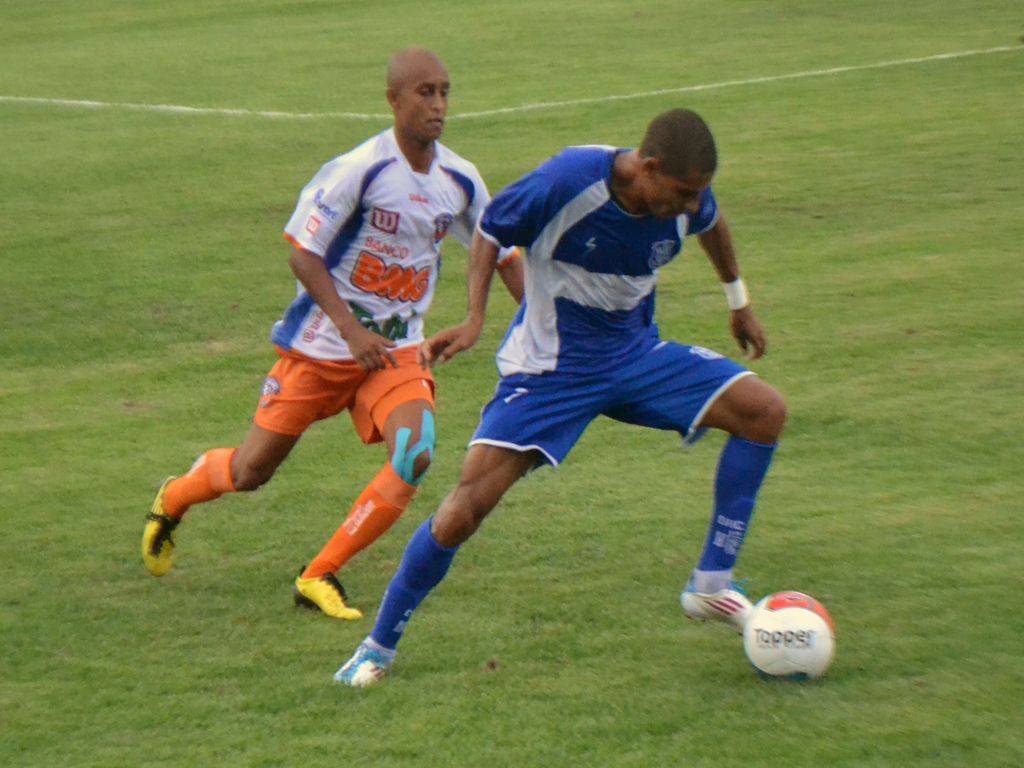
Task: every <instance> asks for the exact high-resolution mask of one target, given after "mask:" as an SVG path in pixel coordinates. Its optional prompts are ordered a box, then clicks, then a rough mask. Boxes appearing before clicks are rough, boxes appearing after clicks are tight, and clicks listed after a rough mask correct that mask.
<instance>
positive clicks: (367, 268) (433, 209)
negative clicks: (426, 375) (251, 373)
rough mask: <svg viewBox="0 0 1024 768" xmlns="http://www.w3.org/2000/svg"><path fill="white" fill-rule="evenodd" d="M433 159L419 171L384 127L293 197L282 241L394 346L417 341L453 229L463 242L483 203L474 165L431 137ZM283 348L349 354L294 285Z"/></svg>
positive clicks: (276, 336)
mask: <svg viewBox="0 0 1024 768" xmlns="http://www.w3.org/2000/svg"><path fill="white" fill-rule="evenodd" d="M434 147H435V159H434V162H433V164H432V165H431V167H430V170H429V171H428V172H427V173H419V172H416V171H414V170H413V168H412V166H410V165H409V162H408V161H407V160H406V158H405V156H404V155H403V154H402V151H401V149H400V148H399V146H398V142H397V140H396V139H395V135H394V129H392V128H389V129H388V130H386V131H383V132H381V133H379V134H377V135H376V136H374V137H372V138H370V139H368V140H367V141H365V142H363V143H362V144H360V145H359V146H358V147H356V148H355V149H353V150H351V151H349V152H346V153H345V154H343V155H340V156H338V157H336V158H334V159H333V160H331V161H329V162H328V163H326V164H325V165H324V166H323V167H322V168H320V170H319V171H318V172H317V174H316V175H315V176H314V177H313V179H312V180H311V181H310V182H309V183H308V184H307V185H306V186H305V188H304V189H303V190H302V192H301V193H300V195H299V200H298V203H297V205H296V206H295V212H294V213H293V214H292V216H291V219H290V220H289V221H288V224H287V225H286V226H285V230H284V234H285V237H286V238H287V239H288V240H289V241H290V242H291V243H292V244H293V245H295V246H297V247H300V248H302V249H304V250H307V251H309V252H311V253H314V254H316V255H317V256H319V257H321V258H322V259H323V260H324V263H325V266H326V267H327V270H328V272H329V273H330V275H331V278H332V279H333V281H334V287H335V289H336V290H337V291H338V295H339V296H340V297H341V298H342V300H344V301H345V302H347V303H348V305H349V307H350V308H351V309H352V312H353V313H354V314H355V315H356V316H357V317H358V318H359V320H360V321H361V322H362V323H363V324H364V325H365V326H366V327H367V328H369V329H370V330H373V331H375V332H377V333H380V334H381V335H383V336H386V337H387V338H389V339H393V340H394V341H395V342H396V343H397V346H399V347H403V346H409V345H412V344H418V343H419V342H420V341H422V340H423V315H424V314H425V313H426V311H427V309H428V307H429V306H430V303H431V300H432V299H433V296H434V288H435V286H436V284H437V278H438V274H439V271H440V266H441V242H442V240H443V239H444V237H445V235H446V234H448V232H449V231H450V232H451V233H452V234H453V235H454V236H455V237H456V238H457V239H458V240H460V241H462V243H463V245H465V246H467V247H468V246H469V240H470V234H471V233H472V231H473V228H474V227H475V225H476V222H477V219H478V218H479V217H480V215H481V213H482V212H483V210H484V207H485V206H486V205H487V203H488V202H489V200H490V195H489V194H488V192H487V187H486V186H485V185H484V182H483V179H482V178H481V177H480V174H479V172H478V171H477V169H476V167H475V166H474V165H473V164H472V163H471V162H469V161H468V160H465V159H464V158H462V157H460V156H459V155H457V154H456V153H455V152H453V151H451V150H450V149H448V148H447V147H445V146H444V145H443V144H441V143H439V142H435V145H434ZM271 338H272V340H273V342H274V343H275V344H277V345H278V346H280V347H282V348H283V349H285V350H294V351H297V352H300V353H302V354H304V355H307V356H309V357H313V358H317V359H320V360H348V359H351V358H352V354H351V352H350V350H349V348H348V345H347V344H346V343H345V340H344V339H343V338H342V336H341V334H340V333H338V330H337V328H335V327H334V324H333V323H332V322H331V320H330V318H328V317H327V316H326V314H325V313H324V312H323V310H322V309H320V307H319V306H318V305H317V304H316V302H314V301H313V298H312V297H311V296H310V295H309V294H308V293H307V292H306V290H305V288H304V287H303V286H302V284H301V283H299V284H298V286H297V296H296V298H295V300H294V301H293V302H292V303H291V305H290V306H289V307H288V309H287V310H286V311H285V314H284V317H283V318H282V319H281V320H280V321H278V322H277V323H276V324H275V325H274V329H273V332H272V334H271Z"/></svg>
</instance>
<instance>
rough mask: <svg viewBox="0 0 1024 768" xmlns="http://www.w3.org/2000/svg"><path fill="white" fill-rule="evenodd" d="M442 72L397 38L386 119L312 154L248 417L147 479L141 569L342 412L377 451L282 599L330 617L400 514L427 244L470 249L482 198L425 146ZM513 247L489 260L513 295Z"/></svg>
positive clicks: (424, 448) (464, 169)
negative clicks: (272, 360) (151, 493)
mask: <svg viewBox="0 0 1024 768" xmlns="http://www.w3.org/2000/svg"><path fill="white" fill-rule="evenodd" d="M448 89H449V81H448V72H447V70H446V69H445V66H444V64H443V63H442V62H441V60H440V59H439V58H438V57H437V56H436V55H435V54H434V53H432V52H431V51H428V50H425V49H420V48H408V49H403V50H401V51H399V52H397V53H396V54H395V55H394V56H392V58H391V60H390V61H389V63H388V82H387V98H388V102H389V103H390V105H391V108H392V111H393V112H394V116H395V120H394V127H392V128H389V129H388V130H386V131H384V132H382V133H380V134H378V135H376V136H374V137H372V138H370V139H369V140H367V141H365V142H364V143H362V144H360V145H359V146H358V147H356V148H355V149H353V150H351V151H350V152H347V153H345V154H343V155H341V156H339V157H336V158H335V159H333V160H331V161H330V162H328V163H327V164H325V165H324V166H323V167H322V168H321V169H320V170H319V171H318V172H317V174H316V175H315V176H314V177H313V179H312V180H311V181H310V182H309V183H308V184H307V185H306V187H305V188H304V189H303V190H302V192H301V194H300V195H299V201H298V204H297V205H296V208H295V212H294V213H293V214H292V217H291V219H290V220H289V221H288V224H287V225H286V226H285V230H284V235H285V238H286V239H287V240H288V241H289V242H290V243H291V244H292V252H291V256H290V264H291V268H292V271H293V272H294V273H295V276H296V278H298V295H297V296H296V298H295V300H294V301H293V302H292V303H291V305H290V306H289V307H288V309H287V310H286V311H285V314H284V317H283V318H282V319H281V320H280V321H278V322H277V323H276V324H275V325H274V329H273V332H272V334H271V338H272V340H273V342H274V345H275V348H276V350H277V354H278V356H279V359H278V361H277V363H276V364H275V365H274V367H273V368H272V369H271V371H270V373H269V374H268V376H267V377H266V379H265V381H264V383H263V389H262V392H261V395H260V400H259V404H258V406H257V408H256V413H255V416H254V418H253V422H254V425H253V427H252V429H251V430H250V432H249V434H248V435H247V436H246V438H245V440H244V441H243V442H242V444H241V445H240V446H238V447H237V448H215V449H213V450H210V451H207V452H206V453H204V454H203V455H202V456H200V457H199V459H197V460H196V462H195V464H194V465H193V466H192V468H191V470H189V472H188V473H187V474H185V475H182V476H181V477H170V478H168V479H167V480H165V481H164V483H163V485H161V487H160V489H159V491H158V493H157V496H156V499H155V500H154V502H153V507H152V510H151V512H150V514H149V515H148V517H147V521H146V527H145V530H144V533H143V539H142V558H143V561H144V563H145V565H146V567H147V569H148V570H149V571H150V573H152V574H153V575H155V576H162V575H163V574H164V573H166V572H167V571H168V570H169V569H170V567H171V565H172V563H173V555H174V540H173V532H174V530H175V528H176V527H177V525H178V524H179V523H180V522H181V519H182V516H183V515H184V514H185V512H186V511H187V510H188V509H189V507H191V506H192V505H193V504H197V503H200V502H205V501H210V500H212V499H215V498H218V497H219V496H221V495H223V494H224V493H228V492H235V491H249V490H254V489H256V488H258V487H260V486H261V485H263V484H264V483H266V482H267V481H268V480H269V479H270V478H271V476H272V475H273V474H274V471H275V470H276V469H277V468H278V466H280V464H281V462H282V461H284V459H285V458H286V457H287V456H288V453H289V452H290V451H291V449H292V448H293V447H294V446H295V444H296V443H297V442H298V440H299V438H300V437H301V435H302V434H303V432H305V430H306V429H307V428H308V427H309V426H310V425H311V424H312V423H313V422H315V421H318V420H320V419H325V418H328V417H330V416H334V415H336V414H338V413H340V412H341V411H343V410H348V411H349V413H350V415H351V418H352V421H353V424H354V425H355V428H356V432H357V433H358V435H359V437H360V438H361V439H362V440H363V442H364V443H374V442H380V441H382V440H383V441H384V442H385V443H386V444H387V449H388V454H389V459H388V461H387V462H386V463H385V465H384V467H383V468H382V469H381V470H380V472H379V473H378V474H377V476H376V477H374V478H373V480H371V481H370V483H369V485H367V486H366V488H365V489H364V490H363V492H362V493H361V494H360V495H359V497H358V498H357V499H356V501H355V503H354V504H353V506H352V508H351V511H350V512H349V514H348V517H347V518H346V519H345V521H344V522H343V523H342V524H341V526H340V527H339V528H338V530H337V531H336V532H335V534H334V535H333V536H332V537H331V539H330V540H329V541H328V542H327V544H326V545H325V546H324V547H323V549H322V550H321V551H320V553H319V554H318V555H317V556H316V557H315V558H314V559H313V560H312V561H311V562H310V564H309V566H307V567H306V568H305V569H304V570H303V571H302V572H301V573H300V574H299V577H298V578H297V579H296V581H295V586H294V590H295V600H296V602H297V603H299V604H300V605H305V606H308V607H317V608H319V609H320V610H322V611H323V612H324V613H326V614H328V615H330V616H333V617H335V618H341V619H357V618H360V617H361V616H362V613H361V612H360V611H358V610H357V609H355V608H353V607H351V606H350V605H348V604H347V599H348V598H347V596H346V594H345V591H344V589H343V587H342V586H341V584H340V583H339V581H338V580H337V577H336V573H337V571H338V570H339V569H340V568H341V567H342V566H343V565H344V564H345V563H346V562H347V561H348V560H349V559H350V558H351V557H352V556H353V555H355V554H356V553H357V552H359V551H360V550H362V549H363V548H365V547H366V546H368V545H369V544H371V543H372V542H373V541H375V540H376V539H377V538H378V537H379V536H381V535H382V534H383V533H384V532H385V531H387V530H388V528H390V527H391V525H392V524H393V523H394V522H395V521H396V520H397V519H398V517H399V516H400V515H401V514H402V512H403V510H404V509H405V508H406V506H408V504H409V501H410V500H411V499H412V497H413V494H415V492H416V489H417V486H418V484H419V483H420V481H421V480H422V479H423V476H424V474H425V473H426V471H427V468H428V467H429V465H430V460H431V457H432V454H433V451H434V382H433V379H432V377H431V375H430V372H429V370H428V369H427V368H425V367H423V366H421V365H420V364H419V362H418V361H417V348H418V346H419V344H420V343H421V342H422V341H423V316H424V314H425V313H426V312H427V309H428V308H429V306H430V302H431V300H432V298H433V295H434V288H435V286H436V284H437V278H438V267H439V265H440V252H441V242H442V240H443V239H444V237H445V235H446V234H448V233H449V232H451V233H452V234H454V235H455V236H456V237H457V238H458V239H459V240H460V241H461V242H463V243H464V244H466V245H467V246H468V244H469V240H470V237H471V234H472V232H473V229H474V227H475V225H476V221H477V219H478V218H479V216H480V214H481V213H482V212H483V210H484V208H485V207H486V205H487V203H488V202H489V200H490V197H489V194H488V191H487V187H486V186H485V185H484V182H483V180H482V179H481V177H480V174H479V173H478V171H477V169H476V167H475V166H474V165H473V164H472V163H470V162H469V161H467V160H465V159H463V158H461V157H459V156H458V155H457V154H455V153H454V152H452V151H451V150H450V149H448V148H447V147H445V146H444V145H442V144H441V143H439V142H438V138H439V137H440V135H441V132H442V130H443V128H444V120H445V116H446V113H447V109H448ZM516 256H517V252H516V251H515V250H514V249H506V250H504V251H502V252H501V253H500V254H499V256H498V262H497V266H498V269H499V272H500V274H501V275H502V277H503V278H504V280H505V284H506V286H507V287H508V289H509V291H510V292H511V294H512V295H513V297H514V298H515V299H516V300H517V301H518V300H519V299H520V298H521V297H522V292H523V281H522V267H521V264H520V263H519V261H518V259H517V258H516Z"/></svg>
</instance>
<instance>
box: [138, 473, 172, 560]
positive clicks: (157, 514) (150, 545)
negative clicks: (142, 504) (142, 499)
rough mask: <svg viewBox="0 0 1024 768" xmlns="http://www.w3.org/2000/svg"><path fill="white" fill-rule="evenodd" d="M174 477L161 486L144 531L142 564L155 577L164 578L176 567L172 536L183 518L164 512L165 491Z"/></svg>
mask: <svg viewBox="0 0 1024 768" xmlns="http://www.w3.org/2000/svg"><path fill="white" fill-rule="evenodd" d="M173 479H174V477H168V478H167V479H166V480H164V481H163V483H161V484H160V489H159V490H158V491H157V492H156V498H155V499H153V508H152V509H151V510H150V512H149V514H148V515H146V527H145V528H144V529H143V530H142V562H143V563H145V564H146V570H148V571H149V572H150V573H151V574H153V575H154V576H163V575H164V574H165V573H167V572H168V571H169V570H171V566H172V565H174V538H173V536H172V534H173V533H174V529H175V528H177V527H178V523H180V522H181V518H174V517H169V516H168V515H167V513H166V512H164V490H165V489H166V488H167V484H168V483H170V482H171V480H173Z"/></svg>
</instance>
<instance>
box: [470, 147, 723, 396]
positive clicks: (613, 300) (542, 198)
mask: <svg viewBox="0 0 1024 768" xmlns="http://www.w3.org/2000/svg"><path fill="white" fill-rule="evenodd" d="M625 151H628V150H624V149H616V148H615V147H604V146H585V147H569V148H567V149H565V150H563V151H562V152H561V153H560V154H558V155H555V156H554V157H553V158H551V159H550V160H548V161H547V162H546V163H544V164H543V165H541V166H539V167H538V168H536V169H535V170H533V171H531V172H530V173H528V174H527V175H526V176H524V177H522V178H521V179H519V180H518V181H516V182H515V183H513V184H512V185H511V186H509V187H507V188H506V189H504V190H502V191H501V192H500V193H499V194H498V195H496V196H495V197H494V199H493V200H492V201H491V202H490V204H489V205H488V206H487V209H486V210H485V211H484V214H483V216H482V217H481V219H480V223H479V224H478V229H479V231H480V233H481V235H482V236H483V237H485V238H487V239H488V240H490V241H491V242H492V243H495V244H497V245H499V246H502V247H511V246H525V247H526V248H527V257H526V270H525V273H526V285H525V296H524V301H523V303H522V304H521V305H520V308H519V311H518V313H517V314H516V316H515V319H514V320H513V321H512V324H511V326H510V327H509V329H508V332H507V333H506V335H505V339H504V341H503V342H502V345H501V347H500V348H499V349H498V355H497V359H498V370H499V372H500V373H501V375H502V376H509V375H512V374H516V373H527V374H538V373H543V372H545V371H559V372H566V373H580V374H587V373H600V372H604V371H609V370H614V369H617V368H619V367H621V366H622V365H624V364H627V363H628V362H629V361H631V360H633V359H635V358H636V357H637V356H638V355H642V354H643V353H645V352H647V351H648V350H650V349H651V347H653V346H654V345H655V344H657V343H658V329H657V326H656V325H655V323H654V290H655V282H656V279H657V271H658V268H659V267H662V266H664V265H665V264H667V263H668V262H669V261H671V260H672V259H673V258H674V257H675V256H676V254H678V253H679V251H680V250H681V249H682V247H683V239H684V238H685V237H686V235H688V234H699V233H701V232H704V231H706V230H708V229H710V228H711V227H713V226H714V224H715V221H716V220H717V217H718V206H717V203H716V202H715V197H714V195H713V194H712V192H711V189H710V187H709V188H708V189H706V190H704V192H703V193H702V194H701V197H700V208H699V210H698V212H697V213H696V214H692V215H690V214H684V215H682V216H679V217H677V218H672V219H659V218H656V217H654V216H635V215H633V214H630V213H627V212H626V211H625V210H623V209H622V208H621V207H620V206H619V205H618V204H617V203H616V202H615V200H614V199H613V197H612V194H611V176H612V166H613V164H614V162H615V157H616V155H618V154H619V153H620V152H625Z"/></svg>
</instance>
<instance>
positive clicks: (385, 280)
mask: <svg viewBox="0 0 1024 768" xmlns="http://www.w3.org/2000/svg"><path fill="white" fill-rule="evenodd" d="M351 280H352V285H354V286H355V287H356V288H358V289H359V290H361V291H366V293H372V294H375V295H377V296H381V297H383V298H386V299H390V300H391V301H414V302H415V301H419V300H420V299H422V298H423V294H425V293H426V292H427V288H428V287H429V286H430V267H424V268H423V269H420V270H417V269H416V268H415V267H403V266H402V265H400V264H388V263H387V262H385V261H384V259H381V258H379V257H378V256H374V255H373V254H372V253H370V252H369V251H361V252H360V253H359V259H358V261H356V265H355V267H354V268H353V270H352V278H351Z"/></svg>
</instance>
